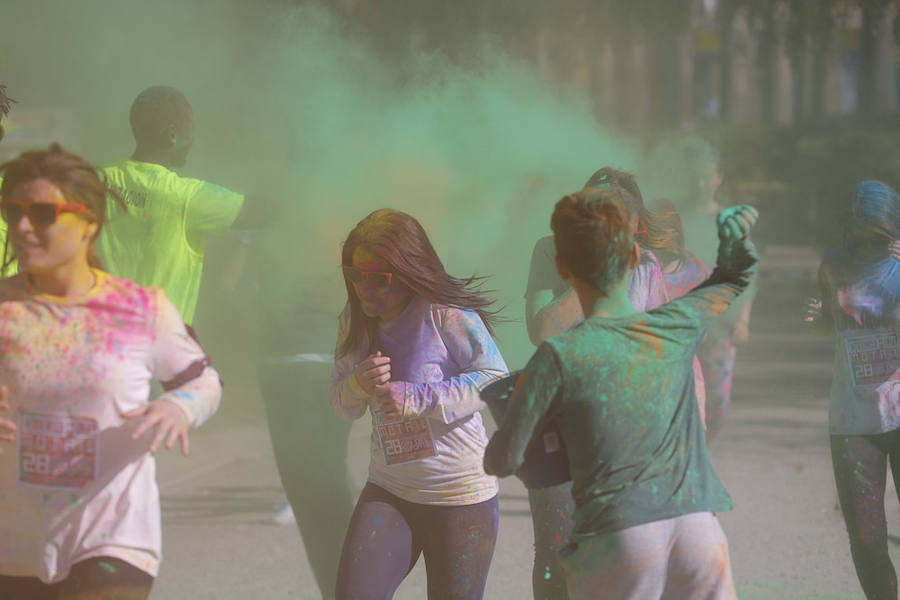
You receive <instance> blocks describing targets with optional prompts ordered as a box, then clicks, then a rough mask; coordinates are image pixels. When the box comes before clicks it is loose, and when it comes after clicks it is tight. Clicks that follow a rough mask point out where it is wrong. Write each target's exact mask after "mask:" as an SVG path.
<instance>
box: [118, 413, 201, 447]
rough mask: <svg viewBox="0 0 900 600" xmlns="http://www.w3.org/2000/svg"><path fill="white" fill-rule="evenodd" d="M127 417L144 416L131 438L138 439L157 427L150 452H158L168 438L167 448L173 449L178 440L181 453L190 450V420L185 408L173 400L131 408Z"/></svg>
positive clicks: (125, 415)
mask: <svg viewBox="0 0 900 600" xmlns="http://www.w3.org/2000/svg"><path fill="white" fill-rule="evenodd" d="M122 416H123V417H125V418H126V419H134V418H137V417H143V419H142V420H141V422H140V424H139V425H138V426H137V429H135V430H134V433H132V434H131V439H133V440H136V439H138V438H139V437H141V436H142V435H144V433H146V432H147V431H148V430H149V429H151V428H153V427H154V426H155V427H156V435H154V436H153V442H151V444H150V452H156V450H157V448H159V445H160V444H161V443H162V441H163V439H165V440H166V449H167V450H171V448H172V446H174V445H175V441H176V440H180V441H181V453H182V454H183V455H184V456H187V455H188V452H190V443H189V440H188V428H189V427H190V425H191V424H190V421H189V420H188V416H187V414H185V412H184V410H182V408H181V407H180V406H178V405H177V404H175V403H174V402H172V401H171V400H165V399H161V400H154V401H153V402H149V403H147V404H145V405H144V406H140V407H138V408H136V409H134V410H130V411H128V412H127V413H125V414H124V415H122Z"/></svg>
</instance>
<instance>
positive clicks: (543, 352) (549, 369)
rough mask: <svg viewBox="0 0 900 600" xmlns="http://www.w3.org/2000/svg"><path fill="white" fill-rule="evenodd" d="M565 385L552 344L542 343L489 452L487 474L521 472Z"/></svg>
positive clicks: (513, 398)
mask: <svg viewBox="0 0 900 600" xmlns="http://www.w3.org/2000/svg"><path fill="white" fill-rule="evenodd" d="M561 385H562V374H561V371H560V368H559V362H558V358H557V356H556V353H555V352H554V351H553V348H551V346H550V345H549V344H541V345H540V346H539V347H538V349H537V351H536V352H535V353H534V356H532V357H531V360H529V361H528V364H527V365H526V366H525V369H524V370H523V371H522V374H521V375H520V376H519V379H518V381H517V382H516V387H515V389H514V390H513V393H512V395H511V396H510V398H509V402H508V404H507V408H506V414H505V415H504V416H503V422H502V423H500V428H499V429H498V430H497V432H496V433H495V434H494V437H492V438H491V441H490V443H488V445H487V448H486V449H485V452H484V472H485V473H488V474H490V475H497V476H498V477H506V476H507V475H512V474H513V473H515V472H516V471H518V470H519V467H521V466H522V462H523V461H524V460H525V449H526V448H527V447H528V444H529V443H530V442H531V436H532V435H533V434H534V430H535V429H536V427H537V425H538V423H539V422H540V421H541V419H542V418H543V417H544V415H545V414H546V413H547V411H548V409H549V408H550V404H551V402H552V401H553V398H554V396H556V392H557V391H558V390H559V388H560V386H561Z"/></svg>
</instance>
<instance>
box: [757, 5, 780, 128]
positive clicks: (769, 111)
mask: <svg viewBox="0 0 900 600" xmlns="http://www.w3.org/2000/svg"><path fill="white" fill-rule="evenodd" d="M761 4H762V6H761V7H760V10H759V13H758V15H759V27H760V31H759V50H758V53H757V56H758V60H759V62H758V65H757V67H758V69H759V70H758V73H759V109H760V117H761V119H762V122H763V123H767V124H768V123H774V122H775V91H776V86H775V80H776V57H777V48H776V44H777V43H778V37H777V31H776V30H775V6H774V2H772V1H771V0H766V1H765V2H762V3H761Z"/></svg>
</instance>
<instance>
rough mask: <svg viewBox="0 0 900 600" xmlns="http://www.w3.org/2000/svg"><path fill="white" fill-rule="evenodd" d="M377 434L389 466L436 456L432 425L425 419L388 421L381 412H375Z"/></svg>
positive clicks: (385, 460)
mask: <svg viewBox="0 0 900 600" xmlns="http://www.w3.org/2000/svg"><path fill="white" fill-rule="evenodd" d="M375 432H376V433H377V434H378V439H379V441H380V442H381V450H382V452H384V462H385V463H387V464H389V465H396V464H399V463H405V462H409V461H411V460H417V459H420V458H427V457H429V456H435V455H436V452H435V450H434V438H433V437H432V435H431V424H430V423H429V422H428V419H427V418H425V417H415V418H412V419H406V420H403V419H402V418H397V419H396V420H388V418H387V417H385V415H384V413H383V412H381V411H376V412H375Z"/></svg>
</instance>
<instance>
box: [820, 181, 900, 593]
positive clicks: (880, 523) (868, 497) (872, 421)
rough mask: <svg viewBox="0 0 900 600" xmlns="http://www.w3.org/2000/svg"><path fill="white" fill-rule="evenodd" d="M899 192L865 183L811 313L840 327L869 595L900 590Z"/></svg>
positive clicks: (854, 500)
mask: <svg viewBox="0 0 900 600" xmlns="http://www.w3.org/2000/svg"><path fill="white" fill-rule="evenodd" d="M898 240H900V196H898V195H897V192H896V191H894V190H893V189H892V188H891V187H890V186H888V185H887V184H885V183H882V182H880V181H863V182H862V183H860V184H859V185H858V186H857V188H856V192H855V194H854V196H853V199H852V201H851V205H850V215H849V218H848V220H847V224H846V228H845V232H844V240H843V244H842V246H841V247H839V248H836V249H833V250H830V251H829V252H828V253H827V254H826V255H825V257H824V258H823V260H822V264H821V266H820V267H819V293H820V294H821V295H820V297H819V300H818V301H817V302H813V304H812V306H811V307H810V314H809V316H808V317H807V320H808V321H810V322H812V323H814V324H815V325H816V326H817V327H818V328H820V329H821V330H822V331H827V332H831V333H833V334H834V349H835V366H834V375H833V377H832V382H831V409H830V413H829V423H830V425H829V429H830V432H831V460H832V464H833V466H834V479H835V484H836V485H837V492H838V499H839V500H840V506H841V510H842V512H843V515H844V522H845V523H846V525H847V533H848V535H849V537H850V552H851V554H852V556H853V564H854V565H855V566H856V574H857V576H858V577H859V582H860V584H861V586H862V588H863V591H864V592H865V594H866V598H868V599H869V600H882V599H885V598H896V597H897V575H896V571H895V570H894V566H893V564H892V563H891V557H890V555H889V554H888V531H887V522H886V519H885V512H884V490H885V481H886V477H887V464H888V459H889V458H890V464H891V471H892V475H893V478H894V481H895V483H896V481H897V477H898V475H900V413H898V411H897V397H898V394H900V260H898V254H900V252H898V250H900V248H898V243H897V241H898Z"/></svg>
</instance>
